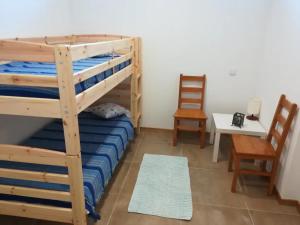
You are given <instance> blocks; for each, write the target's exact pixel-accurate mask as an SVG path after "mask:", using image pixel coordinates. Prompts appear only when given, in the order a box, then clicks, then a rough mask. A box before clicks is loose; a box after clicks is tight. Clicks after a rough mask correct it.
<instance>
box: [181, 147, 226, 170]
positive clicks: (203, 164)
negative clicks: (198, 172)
mask: <svg viewBox="0 0 300 225" xmlns="http://www.w3.org/2000/svg"><path fill="white" fill-rule="evenodd" d="M180 148H181V151H182V155H183V156H185V157H187V158H188V161H189V167H195V168H207V169H222V170H223V171H227V167H228V161H224V160H220V161H219V162H218V163H214V162H212V157H213V146H212V145H208V146H206V147H205V148H203V149H201V148H200V146H199V145H191V144H181V145H180Z"/></svg>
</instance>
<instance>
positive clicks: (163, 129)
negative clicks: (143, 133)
mask: <svg viewBox="0 0 300 225" xmlns="http://www.w3.org/2000/svg"><path fill="white" fill-rule="evenodd" d="M141 129H142V130H143V129H144V130H152V131H155V130H156V131H173V129H168V128H155V127H141Z"/></svg>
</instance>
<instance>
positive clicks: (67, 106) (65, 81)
mask: <svg viewBox="0 0 300 225" xmlns="http://www.w3.org/2000/svg"><path fill="white" fill-rule="evenodd" d="M55 62H56V70H57V79H58V84H59V95H60V107H61V115H62V121H63V127H64V136H65V145H66V154H67V164H68V172H69V176H70V191H71V202H72V214H73V224H74V225H86V224H87V222H86V211H85V200H84V189H83V174H82V162H81V151H80V137H79V126H78V116H77V105H76V98H75V87H74V78H73V68H72V58H71V54H70V49H69V48H68V47H66V46H63V45H58V46H56V47H55Z"/></svg>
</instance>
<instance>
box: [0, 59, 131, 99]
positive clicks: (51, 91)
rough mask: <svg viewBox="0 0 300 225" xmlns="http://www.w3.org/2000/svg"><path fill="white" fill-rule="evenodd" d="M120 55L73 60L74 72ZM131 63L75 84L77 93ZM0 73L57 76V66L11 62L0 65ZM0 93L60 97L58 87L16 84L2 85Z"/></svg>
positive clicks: (117, 66) (129, 62)
mask: <svg viewBox="0 0 300 225" xmlns="http://www.w3.org/2000/svg"><path fill="white" fill-rule="evenodd" d="M113 57H114V58H116V57H119V56H118V55H114V56H112V55H101V56H95V57H92V58H86V59H82V60H78V61H74V62H73V72H74V73H76V72H79V71H81V70H84V69H87V68H89V67H92V66H95V65H97V64H101V63H105V62H107V61H109V60H111V59H112V58H113ZM130 64H131V60H127V61H125V62H123V63H120V64H118V65H116V66H115V67H114V68H111V69H108V70H106V71H104V72H102V73H100V74H98V75H96V76H93V77H91V78H89V79H87V80H85V81H82V82H80V83H78V84H76V85H75V91H76V94H79V93H81V92H82V91H84V90H86V89H88V88H90V87H92V86H93V85H95V84H97V83H99V82H100V81H102V80H104V79H106V78H108V77H109V76H111V75H112V74H113V72H118V71H119V70H121V69H123V68H125V67H126V66H128V65H130ZM0 73H2V74H8V75H9V74H28V75H38V76H42V75H47V76H56V66H55V64H54V63H44V62H43V63H42V62H11V63H8V64H3V65H0ZM0 95H7V96H20V97H37V98H53V99H57V98H59V92H58V88H44V87H23V86H14V85H0Z"/></svg>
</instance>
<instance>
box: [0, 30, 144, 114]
mask: <svg viewBox="0 0 300 225" xmlns="http://www.w3.org/2000/svg"><path fill="white" fill-rule="evenodd" d="M138 48H139V39H138V38H134V37H127V36H118V35H70V36H58V37H37V38H16V39H5V40H0V114H10V115H23V116H39V117H50V118H62V114H63V112H62V110H63V107H64V106H63V102H65V103H64V104H68V103H67V101H71V102H72V101H74V105H75V106H74V107H75V109H73V110H74V111H76V113H77V114H78V113H80V112H81V111H83V110H84V109H86V108H87V107H88V106H90V105H91V104H93V103H94V102H95V101H97V100H98V99H99V98H101V97H102V96H103V95H105V94H106V93H107V92H109V91H110V90H112V89H113V88H114V87H115V86H117V85H118V84H119V83H121V82H123V81H124V80H125V79H126V78H128V77H129V76H131V75H133V74H137V68H138V60H137V59H138V57H139V53H138V51H139V49H138Z"/></svg>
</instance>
